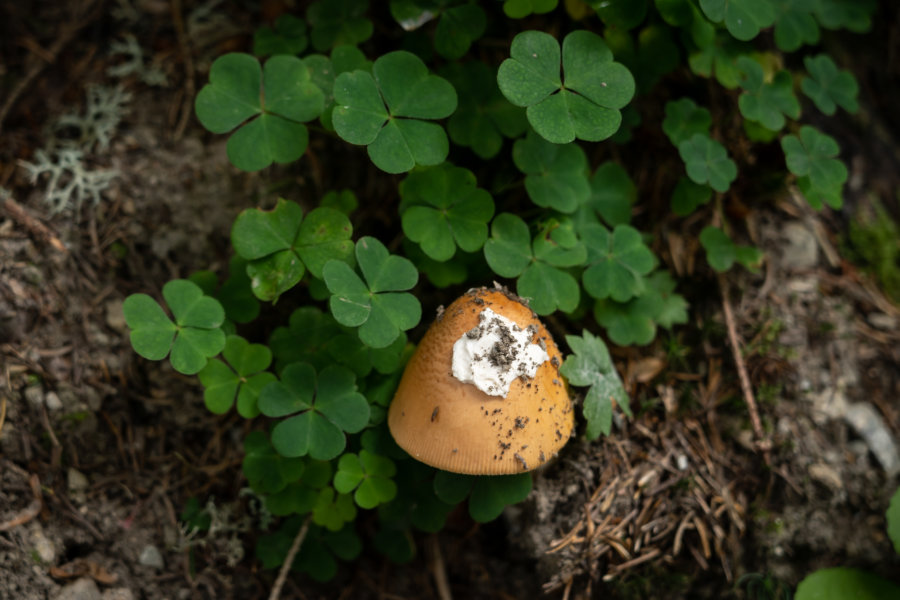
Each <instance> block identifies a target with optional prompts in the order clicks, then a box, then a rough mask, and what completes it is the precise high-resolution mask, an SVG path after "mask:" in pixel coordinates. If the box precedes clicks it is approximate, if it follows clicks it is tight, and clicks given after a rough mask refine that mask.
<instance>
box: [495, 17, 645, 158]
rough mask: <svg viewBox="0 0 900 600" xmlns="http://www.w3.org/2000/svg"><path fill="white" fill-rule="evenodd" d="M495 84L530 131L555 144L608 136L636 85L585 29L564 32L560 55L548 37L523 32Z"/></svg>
mask: <svg viewBox="0 0 900 600" xmlns="http://www.w3.org/2000/svg"><path fill="white" fill-rule="evenodd" d="M560 68H561V69H562V73H563V75H562V77H561V76H560ZM497 83H498V84H499V86H500V91H501V92H503V95H504V96H506V98H507V99H508V100H509V101H510V102H512V103H513V104H515V105H516V106H524V107H526V111H525V114H526V116H527V117H528V122H529V123H531V126H532V127H534V130H535V131H536V132H537V133H539V134H540V135H541V137H543V138H545V139H546V140H548V141H550V142H553V143H555V144H565V143H568V142H571V141H573V140H574V139H575V138H578V139H582V140H586V141H590V142H599V141H601V140H605V139H607V138H608V137H610V136H611V135H613V134H614V133H615V132H616V131H617V130H618V129H619V125H620V124H621V123H622V114H621V112H619V109H621V108H622V107H624V106H625V105H626V104H628V102H629V101H631V98H632V96H634V87H635V84H634V77H632V75H631V72H630V71H629V70H628V69H627V68H626V67H625V66H624V65H622V64H620V63H617V62H614V61H613V55H612V52H610V50H609V48H607V46H606V43H605V42H604V41H603V38H601V37H600V36H598V35H597V34H595V33H591V32H590V31H586V30H579V31H573V32H572V33H570V34H568V35H567V36H566V37H565V38H564V39H563V44H562V51H560V46H559V42H557V41H556V38H554V37H553V36H551V35H550V34H548V33H544V32H542V31H523V32H522V33H520V34H518V35H517V36H516V37H515V38H514V39H513V41H512V46H511V48H510V58H508V59H506V60H504V61H503V63H502V64H501V65H500V69H499V70H498V72H497Z"/></svg>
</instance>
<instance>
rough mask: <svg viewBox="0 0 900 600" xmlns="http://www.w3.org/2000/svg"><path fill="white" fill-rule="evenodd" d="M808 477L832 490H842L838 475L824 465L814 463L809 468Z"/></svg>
mask: <svg viewBox="0 0 900 600" xmlns="http://www.w3.org/2000/svg"><path fill="white" fill-rule="evenodd" d="M809 476H810V477H812V478H813V479H815V480H816V481H820V482H822V483H824V484H825V485H827V486H828V487H830V488H833V489H834V490H842V489H844V482H843V480H842V479H841V475H840V473H838V472H837V470H835V469H834V468H833V467H831V466H829V465H827V464H825V463H816V464H814V465H810V466H809Z"/></svg>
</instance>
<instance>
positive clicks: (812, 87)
mask: <svg viewBox="0 0 900 600" xmlns="http://www.w3.org/2000/svg"><path fill="white" fill-rule="evenodd" d="M803 64H804V65H806V70H807V71H809V77H804V78H803V81H802V82H801V83H800V88H801V89H802V90H803V93H804V94H806V95H807V96H809V97H810V98H811V99H812V101H813V102H814V103H815V104H816V108H818V109H819V110H821V111H822V112H823V113H825V114H826V115H829V116H830V115H833V114H834V113H835V112H836V111H837V107H838V106H840V107H841V108H843V109H844V110H846V111H847V112H849V113H855V112H856V111H857V110H859V103H858V102H857V101H856V95H857V94H858V93H859V85H858V84H857V83H856V78H855V77H854V76H853V74H852V73H850V72H849V71H839V70H838V68H837V65H835V64H834V61H833V60H831V57H830V56H828V55H827V54H819V55H817V56H807V57H806V58H805V59H803Z"/></svg>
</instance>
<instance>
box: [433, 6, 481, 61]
mask: <svg viewBox="0 0 900 600" xmlns="http://www.w3.org/2000/svg"><path fill="white" fill-rule="evenodd" d="M485 27H487V16H486V15H485V12H484V9H483V8H481V7H480V6H478V5H477V4H460V5H459V6H452V7H450V8H448V9H446V10H445V11H444V12H443V13H442V14H441V20H440V21H438V24H437V28H436V29H435V30H434V49H435V50H437V53H438V54H440V55H441V56H443V57H444V58H448V59H450V60H456V59H458V58H462V56H463V55H464V54H465V53H466V52H468V51H469V47H470V46H471V45H472V42H474V41H475V40H477V39H478V38H480V37H481V36H482V35H484V30H485Z"/></svg>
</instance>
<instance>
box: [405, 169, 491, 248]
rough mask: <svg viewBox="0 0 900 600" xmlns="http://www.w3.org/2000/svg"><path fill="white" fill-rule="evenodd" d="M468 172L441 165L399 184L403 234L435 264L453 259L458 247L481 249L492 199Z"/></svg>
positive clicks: (420, 172)
mask: <svg viewBox="0 0 900 600" xmlns="http://www.w3.org/2000/svg"><path fill="white" fill-rule="evenodd" d="M476 185H477V182H476V180H475V175H474V174H473V173H472V172H471V171H469V170H468V169H463V168H462V167H456V166H454V165H452V164H450V163H443V164H441V165H438V166H436V167H430V168H425V169H422V170H418V171H413V172H412V173H410V175H409V176H408V177H407V178H406V179H404V180H403V181H402V182H401V183H400V196H401V197H402V198H403V205H404V206H405V208H402V209H401V210H402V221H401V223H402V225H403V233H405V234H406V235H407V237H409V239H411V240H413V241H414V242H416V243H418V244H419V245H420V246H421V247H422V251H424V252H425V254H427V255H428V256H429V257H431V258H433V259H434V260H437V261H445V260H449V259H451V258H453V255H454V254H456V248H457V246H458V247H459V248H460V249H461V250H464V251H466V252H475V251H476V250H481V247H482V246H483V245H484V240H485V239H487V233H488V228H487V223H488V221H490V220H491V217H493V216H494V200H493V199H492V198H491V195H490V194H489V193H488V192H487V191H486V190H483V189H481V188H479V187H476Z"/></svg>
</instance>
